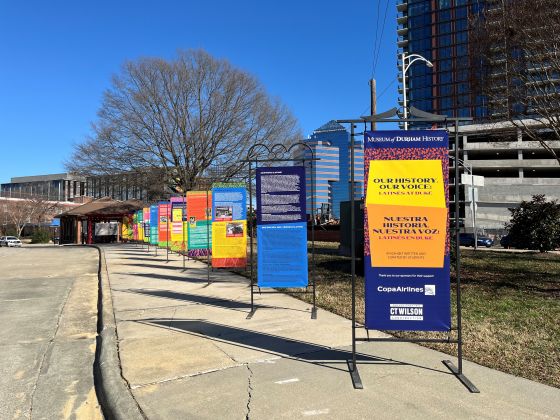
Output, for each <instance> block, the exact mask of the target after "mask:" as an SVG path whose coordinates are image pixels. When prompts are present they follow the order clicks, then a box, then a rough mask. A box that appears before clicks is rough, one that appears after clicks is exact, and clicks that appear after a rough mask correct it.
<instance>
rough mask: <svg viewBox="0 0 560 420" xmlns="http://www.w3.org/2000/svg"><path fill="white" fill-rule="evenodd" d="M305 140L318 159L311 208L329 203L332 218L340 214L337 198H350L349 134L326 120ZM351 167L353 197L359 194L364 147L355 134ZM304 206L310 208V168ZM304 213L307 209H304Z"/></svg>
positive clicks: (361, 186) (361, 183)
mask: <svg viewBox="0 0 560 420" xmlns="http://www.w3.org/2000/svg"><path fill="white" fill-rule="evenodd" d="M306 143H307V144H308V145H309V146H310V147H311V148H312V149H313V152H314V154H315V157H317V158H319V159H320V160H319V161H316V162H315V165H314V171H313V175H314V178H315V179H314V181H315V185H314V187H315V188H314V189H315V194H314V198H315V203H314V204H315V209H318V210H319V209H321V205H322V204H326V205H328V206H329V207H330V210H331V212H332V215H333V217H334V218H337V219H338V218H339V217H340V202H341V201H347V200H349V199H350V176H351V168H350V134H349V133H348V131H346V129H345V128H344V127H343V126H342V125H340V124H338V123H336V122H335V121H329V122H328V123H326V124H325V125H323V126H321V127H320V128H318V129H317V130H315V131H314V132H313V134H311V136H310V137H309V138H308V139H307V140H306ZM354 152H355V154H354V155H355V170H354V179H355V185H354V194H355V195H354V197H355V198H356V199H360V198H361V197H362V196H363V191H364V189H363V188H364V187H363V177H364V149H363V143H362V141H361V139H359V138H358V137H356V138H355V147H354ZM306 178H307V179H306V183H307V185H306V187H307V188H306V189H307V197H308V199H307V208H308V209H311V208H312V202H311V191H312V188H311V172H310V171H309V170H308V171H307V174H306ZM308 213H310V212H309V211H308Z"/></svg>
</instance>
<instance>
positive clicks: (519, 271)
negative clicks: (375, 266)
mask: <svg viewBox="0 0 560 420" xmlns="http://www.w3.org/2000/svg"><path fill="white" fill-rule="evenodd" d="M337 246H338V244H329V243H319V244H317V246H316V256H315V259H316V267H317V304H318V306H319V307H322V308H324V309H327V310H329V311H332V312H334V313H337V314H339V315H341V316H344V317H346V318H350V316H351V283H350V279H351V276H350V258H347V257H341V256H339V255H337ZM461 264H462V274H461V276H462V277H461V278H462V287H461V291H462V303H463V341H464V345H463V353H464V357H465V358H466V359H468V360H471V361H473V362H476V363H479V364H482V365H485V366H488V367H491V368H495V369H498V370H501V371H503V372H507V373H511V374H513V375H517V376H522V377H524V378H527V379H532V380H535V381H539V382H542V383H545V384H549V385H552V386H556V387H560V255H556V254H539V253H523V254H521V253H506V252H497V251H474V250H463V251H462V258H461ZM363 282H364V279H363V277H362V276H357V317H358V321H359V322H363V320H364V287H363ZM452 282H453V283H454V282H455V277H454V274H452ZM452 288H453V289H455V284H453V285H452ZM296 296H297V297H298V298H301V299H304V300H306V301H311V297H310V296H305V295H296ZM452 302H453V312H455V291H454V290H453V296H452ZM453 321H454V322H455V319H454V320H453ZM454 325H455V324H454ZM392 333H393V334H394V335H398V336H401V337H405V336H409V337H410V336H416V337H418V336H424V337H444V336H446V335H441V334H440V333H412V332H409V333H404V332H392ZM438 334H439V335H438ZM429 347H432V348H436V349H438V350H441V351H443V352H446V353H449V354H453V355H455V354H456V346H452V345H445V344H434V345H429Z"/></svg>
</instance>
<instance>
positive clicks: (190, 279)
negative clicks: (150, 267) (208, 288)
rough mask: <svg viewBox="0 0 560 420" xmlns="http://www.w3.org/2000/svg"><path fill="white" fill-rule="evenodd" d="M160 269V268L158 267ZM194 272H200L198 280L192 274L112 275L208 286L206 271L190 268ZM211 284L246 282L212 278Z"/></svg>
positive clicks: (121, 273) (124, 273) (122, 273)
mask: <svg viewBox="0 0 560 420" xmlns="http://www.w3.org/2000/svg"><path fill="white" fill-rule="evenodd" d="M160 268H162V267H160ZM195 270H201V273H200V277H199V278H194V277H191V276H192V274H189V277H181V276H171V275H167V274H153V273H126V272H120V273H114V274H116V275H123V276H127V275H128V276H138V277H145V278H148V279H154V280H171V281H181V282H183V283H205V284H208V279H207V278H206V270H204V269H197V268H191V269H190V270H189V271H191V272H192V271H195ZM212 283H240V284H244V283H246V282H243V281H239V282H236V281H231V280H223V279H221V280H217V279H215V278H212V280H210V284H212Z"/></svg>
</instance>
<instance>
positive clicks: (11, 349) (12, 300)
mask: <svg viewBox="0 0 560 420" xmlns="http://www.w3.org/2000/svg"><path fill="white" fill-rule="evenodd" d="M97 265H98V254H97V251H96V250H95V249H91V248H78V247H75V248H74V247H55V246H52V245H50V246H43V247H37V246H24V247H23V248H20V249H18V248H5V247H3V248H0V326H1V328H0V354H1V355H2V357H0V419H17V418H33V419H42V418H45V419H47V418H48V419H53V418H86V419H87V418H93V419H99V418H101V413H100V409H99V405H98V402H97V398H96V395H95V389H94V385H93V361H94V355H95V337H96V323H97Z"/></svg>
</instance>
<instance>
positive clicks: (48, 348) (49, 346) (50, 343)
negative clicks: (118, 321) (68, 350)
mask: <svg viewBox="0 0 560 420" xmlns="http://www.w3.org/2000/svg"><path fill="white" fill-rule="evenodd" d="M74 283H75V282H74V281H73V282H72V284H71V285H70V286H69V287H68V289H67V290H66V296H65V297H64V301H63V303H62V307H61V308H60V312H59V313H58V316H57V319H56V327H55V330H54V333H53V335H52V337H51V338H50V340H49V341H48V343H47V346H46V348H45V352H44V353H43V355H42V356H41V361H40V362H39V369H38V371H37V377H36V378H35V383H34V384H33V389H32V390H31V399H30V404H29V414H28V416H29V418H30V419H31V418H33V404H34V402H35V393H36V392H37V387H38V386H39V380H40V378H41V373H45V372H43V370H45V369H46V367H47V366H48V359H49V358H50V356H51V354H52V351H53V347H54V341H55V339H56V336H57V334H58V329H59V327H60V321H61V320H62V314H63V313H64V308H66V303H67V302H68V300H69V298H70V293H71V292H72V288H73V287H74Z"/></svg>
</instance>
